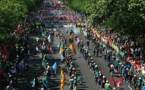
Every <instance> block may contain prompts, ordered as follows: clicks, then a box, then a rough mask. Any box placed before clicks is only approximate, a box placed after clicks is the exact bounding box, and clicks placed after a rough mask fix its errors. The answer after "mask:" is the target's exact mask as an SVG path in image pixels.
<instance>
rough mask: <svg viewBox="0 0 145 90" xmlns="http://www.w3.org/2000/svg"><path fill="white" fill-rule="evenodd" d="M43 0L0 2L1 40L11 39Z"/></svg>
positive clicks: (9, 0)
mask: <svg viewBox="0 0 145 90" xmlns="http://www.w3.org/2000/svg"><path fill="white" fill-rule="evenodd" d="M40 1H42V0H0V40H1V39H5V38H6V37H9V36H10V35H9V33H10V32H13V31H14V30H15V29H16V27H17V25H18V24H21V23H22V22H23V20H24V18H25V17H26V15H27V13H28V12H29V11H31V10H34V9H35V7H36V6H37V5H38V4H40Z"/></svg>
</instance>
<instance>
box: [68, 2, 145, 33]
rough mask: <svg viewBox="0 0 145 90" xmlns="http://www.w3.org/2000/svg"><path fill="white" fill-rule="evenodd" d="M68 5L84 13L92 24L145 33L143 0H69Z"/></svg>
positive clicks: (122, 30)
mask: <svg viewBox="0 0 145 90" xmlns="http://www.w3.org/2000/svg"><path fill="white" fill-rule="evenodd" d="M69 6H71V7H72V8H74V9H75V10H78V11H82V12H84V13H86V15H87V17H88V19H89V21H90V22H91V24H92V25H93V26H95V25H97V24H103V25H106V26H107V27H109V28H112V29H113V30H115V31H117V32H121V33H124V32H125V33H126V34H130V35H142V34H145V0H69Z"/></svg>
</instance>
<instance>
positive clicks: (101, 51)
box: [86, 31, 145, 90]
mask: <svg viewBox="0 0 145 90" xmlns="http://www.w3.org/2000/svg"><path fill="white" fill-rule="evenodd" d="M111 34H112V33H111ZM111 34H109V35H111ZM107 35H108V34H107ZM114 38H115V37H114ZM87 39H89V40H92V41H93V43H94V44H95V47H94V51H93V53H94V56H100V55H101V56H102V57H103V58H104V60H105V61H106V62H107V63H108V67H109V69H110V74H111V75H112V76H114V75H117V76H118V75H119V76H123V78H124V79H120V82H123V80H125V81H126V82H130V84H131V85H132V86H133V88H135V90H140V89H141V88H142V87H143V86H144V83H145V82H144V77H143V76H142V75H141V74H140V73H138V72H137V71H136V68H134V66H133V64H132V63H130V62H129V60H128V57H130V58H129V59H133V58H139V60H140V59H141V58H140V57H142V56H141V51H139V50H136V52H134V51H133V50H131V49H132V48H133V47H135V46H132V47H131V46H128V48H129V51H131V52H127V53H126V55H125V56H123V57H122V56H121V55H119V54H118V53H116V51H115V50H114V49H113V48H112V47H111V46H109V45H106V44H104V42H103V41H101V39H100V38H98V37H96V36H94V33H92V32H90V31H89V32H88V37H87ZM112 39H113V38H112ZM123 41H124V40H123ZM125 41H126V40H125ZM127 43H129V42H127ZM132 43H133V41H132ZM88 45H89V42H88ZM88 45H87V46H88ZM132 45H133V44H132ZM86 54H88V55H89V49H88V48H86ZM131 57H132V58H131ZM121 80H122V81H121Z"/></svg>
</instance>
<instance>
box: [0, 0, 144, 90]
mask: <svg viewBox="0 0 145 90" xmlns="http://www.w3.org/2000/svg"><path fill="white" fill-rule="evenodd" d="M63 1H65V0H63ZM31 14H32V15H31ZM31 14H30V17H29V18H27V19H28V20H27V19H26V22H29V23H31V25H30V26H29V25H28V26H29V29H32V30H30V31H26V33H24V34H22V35H18V36H21V39H19V43H20V44H18V45H17V47H18V48H17V49H18V50H16V52H17V53H18V54H16V62H14V65H10V67H9V69H8V70H7V72H8V73H7V76H8V78H6V79H4V80H1V82H0V90H137V89H135V88H134V86H133V85H132V84H131V83H132V82H131V81H128V80H127V79H128V78H127V79H126V78H125V79H124V77H123V81H122V82H123V83H122V82H119V83H121V84H118V83H117V79H118V78H119V79H120V76H122V75H121V74H120V73H119V75H120V76H117V77H115V79H116V78H117V79H116V80H114V79H113V78H114V77H113V75H112V74H111V68H110V67H111V65H110V62H109V61H107V60H105V58H104V56H105V50H106V51H107V50H109V49H110V50H111V51H112V52H113V51H115V50H113V48H111V47H109V46H108V45H107V44H105V43H103V42H101V40H100V39H99V38H97V39H96V40H95V41H97V42H98V43H99V45H100V46H101V44H102V45H105V48H104V47H101V50H102V53H100V55H99V56H96V55H94V51H96V52H97V51H98V52H99V49H100V46H97V48H96V45H97V44H96V43H95V41H93V40H92V39H89V38H88V36H89V35H88V32H87V31H89V30H88V26H89V25H88V23H87V20H84V19H86V17H83V16H82V14H80V13H78V12H75V11H73V10H72V9H70V8H69V7H68V6H66V5H65V4H64V3H63V2H62V1H59V0H44V1H43V3H42V4H41V7H39V8H38V9H37V10H36V11H35V12H34V13H31ZM80 22H83V23H84V25H82V26H81V25H80V26H77V24H78V23H80ZM29 23H28V24H29ZM26 25H27V24H26ZM18 29H21V28H19V27H18ZM85 33H87V35H85ZM14 34H16V33H14ZM102 36H103V35H102ZM78 39H79V40H78ZM71 40H72V41H71ZM77 42H79V44H83V45H82V46H83V47H81V46H79V45H78V43H77ZM88 43H89V45H88ZM71 45H72V48H71V47H70V46H71ZM73 45H74V46H73ZM84 48H85V49H84ZM98 48H99V49H98ZM82 49H83V50H84V51H82V52H81V50H82ZM61 50H62V51H61ZM65 50H66V51H65ZM67 50H68V52H69V50H71V54H70V52H69V53H68V52H67ZM85 50H86V51H87V55H86V51H85ZM75 51H76V53H75V54H74V52H75ZM88 53H89V54H90V56H91V58H90V57H89V55H88ZM115 53H116V52H115ZM95 54H96V53H95ZM111 55H112V54H111ZM111 55H110V57H111V59H112V56H113V55H112V56H111ZM106 56H107V55H106ZM70 57H71V59H70ZM67 60H68V61H69V60H70V62H69V64H68V63H67ZM71 60H72V61H71ZM91 60H92V61H91ZM91 62H93V64H92V63H91ZM112 62H113V61H112ZM112 62H111V64H112ZM72 63H73V64H72ZM122 63H125V62H124V61H122ZM71 65H72V66H71ZM73 65H74V66H73ZM93 65H95V66H98V67H97V69H98V70H100V71H99V72H98V73H99V74H98V77H97V75H95V74H96V73H95V70H96V67H95V66H93ZM109 65H110V67H109ZM118 67H119V66H118ZM122 67H125V65H124V66H122ZM73 68H75V70H74V72H73ZM94 68H95V69H94ZM113 68H114V66H113ZM115 68H116V67H115ZM121 69H122V68H121ZM63 70H64V71H63ZM93 70H94V71H93ZM114 70H116V69H114ZM119 70H120V69H119ZM123 70H124V69H123ZM125 70H126V69H125ZM127 70H128V68H127ZM77 71H78V72H77ZM96 71H97V70H96ZM128 71H129V70H128ZM118 72H119V71H118ZM70 73H72V74H70ZM74 73H75V74H74ZM76 73H77V74H78V73H79V74H80V76H81V79H80V81H79V80H78V81H77V80H76V83H77V84H74V81H75V79H74V77H75V75H76V77H77V74H76ZM63 75H64V76H65V79H64V77H62V76H63ZM96 77H97V78H96ZM72 78H73V80H74V81H73V83H72V87H73V89H70V87H71V79H72ZM63 80H64V81H63ZM99 80H100V82H99ZM37 81H38V82H37ZM120 81H121V80H120ZM38 83H39V84H38ZM98 83H101V85H99V84H98ZM106 84H109V88H107V89H106V87H107V86H106ZM103 85H104V89H102V88H103ZM117 85H118V87H117ZM11 87H13V88H15V89H12V88H11ZM75 87H76V88H75ZM141 87H142V86H141ZM42 88H43V89H42ZM44 88H45V89H44ZM110 88H111V89H110Z"/></svg>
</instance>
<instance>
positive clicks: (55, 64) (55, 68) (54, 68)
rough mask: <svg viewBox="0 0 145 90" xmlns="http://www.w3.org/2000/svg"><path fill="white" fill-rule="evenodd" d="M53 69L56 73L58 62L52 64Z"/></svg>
mask: <svg viewBox="0 0 145 90" xmlns="http://www.w3.org/2000/svg"><path fill="white" fill-rule="evenodd" d="M52 69H53V70H54V73H55V74H56V70H57V63H56V62H55V63H54V64H53V65H52Z"/></svg>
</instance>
